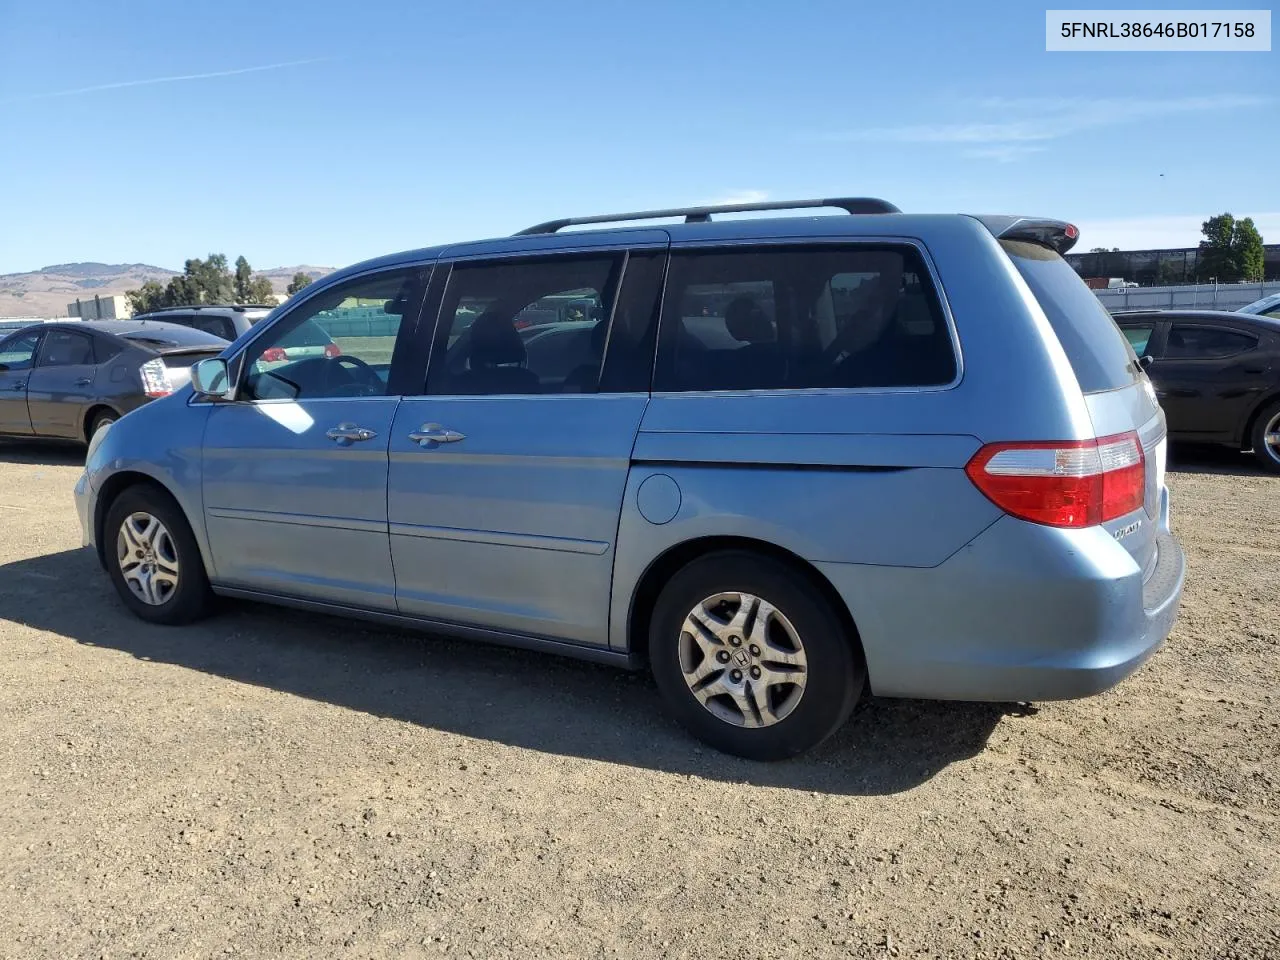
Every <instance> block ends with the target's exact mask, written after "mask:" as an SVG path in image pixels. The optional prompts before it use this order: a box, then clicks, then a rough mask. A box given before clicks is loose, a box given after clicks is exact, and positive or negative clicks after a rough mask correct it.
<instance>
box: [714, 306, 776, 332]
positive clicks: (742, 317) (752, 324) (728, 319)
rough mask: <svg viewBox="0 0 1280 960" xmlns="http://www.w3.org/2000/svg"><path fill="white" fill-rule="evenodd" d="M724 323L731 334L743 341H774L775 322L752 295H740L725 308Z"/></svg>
mask: <svg viewBox="0 0 1280 960" xmlns="http://www.w3.org/2000/svg"><path fill="white" fill-rule="evenodd" d="M724 325H725V328H726V329H727V330H728V331H729V335H730V336H731V337H733V339H735V340H741V341H742V342H743V343H772V342H773V341H774V339H775V338H774V332H773V324H772V323H771V322H770V320H769V318H768V317H766V316H765V315H764V311H763V310H761V309H760V307H759V305H757V303H756V302H755V300H753V299H752V298H751V297H738V298H737V299H736V300H734V301H733V302H732V303H730V304H729V306H728V307H727V308H726V309H725V312H724Z"/></svg>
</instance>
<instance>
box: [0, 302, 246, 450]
mask: <svg viewBox="0 0 1280 960" xmlns="http://www.w3.org/2000/svg"><path fill="white" fill-rule="evenodd" d="M226 346H227V341H226V340H224V339H223V338H221V337H216V336H214V335H213V334H210V333H205V332H204V331H203V330H195V329H193V328H191V327H183V326H178V325H176V324H171V323H152V322H147V321H138V320H72V321H68V322H67V323H37V324H33V325H31V326H28V327H25V328H23V329H21V330H19V331H17V332H16V333H11V334H9V335H8V336H4V337H0V436H7V437H49V438H53V439H60V440H82V441H87V440H89V438H90V437H92V436H93V434H94V432H95V431H97V430H101V429H102V428H103V427H104V426H106V425H107V424H110V423H114V422H115V421H116V420H118V419H119V418H120V417H122V416H124V415H125V414H126V413H128V412H129V411H130V410H132V409H134V408H135V407H140V406H142V404H144V403H146V402H147V401H148V400H152V399H154V398H156V397H163V396H166V395H167V394H170V393H172V392H173V391H175V390H177V389H178V388H179V387H182V386H185V385H186V383H187V382H188V381H189V380H190V372H189V371H190V367H191V365H192V364H193V363H195V362H196V361H197V360H203V359H205V358H206V357H216V356H217V355H218V354H219V353H221V352H222V350H223V348H224V347H226Z"/></svg>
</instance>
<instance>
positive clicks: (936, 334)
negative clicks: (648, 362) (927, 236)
mask: <svg viewBox="0 0 1280 960" xmlns="http://www.w3.org/2000/svg"><path fill="white" fill-rule="evenodd" d="M664 303H665V306H664V307H663V315H662V330H661V334H660V337H661V340H662V343H661V347H660V350H659V362H658V369H657V371H656V373H655V380H654V388H655V389H657V390H674V391H686V390H761V389H806V388H884V387H924V386H941V385H944V384H948V383H950V382H951V381H952V380H954V379H955V376H956V357H955V350H954V347H953V345H952V342H951V334H950V331H949V330H948V328H947V324H946V320H945V317H944V315H943V313H942V308H941V305H940V303H939V301H938V297H937V295H936V293H935V291H934V289H933V285H932V282H931V281H930V278H929V275H928V273H927V271H926V270H925V268H924V264H923V263H922V261H921V259H920V255H919V253H918V252H917V251H916V250H914V249H913V248H910V247H889V246H870V245H867V246H858V247H837V248H831V247H822V248H789V249H772V250H767V249H766V250H760V249H756V250H743V251H733V252H724V251H714V252H698V253H679V254H673V255H672V257H671V265H670V268H669V272H668V278H667V287H666V296H665V301H664Z"/></svg>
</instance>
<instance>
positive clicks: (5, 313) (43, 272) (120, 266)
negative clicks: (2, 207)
mask: <svg viewBox="0 0 1280 960" xmlns="http://www.w3.org/2000/svg"><path fill="white" fill-rule="evenodd" d="M257 272H258V273H260V274H261V275H262V276H264V277H266V278H267V279H269V280H270V281H271V288H272V289H273V290H274V291H275V292H276V293H279V294H283V293H284V291H285V287H287V286H288V285H289V281H290V280H292V279H293V275H294V274H295V273H305V274H306V275H307V276H309V277H311V278H312V279H313V280H315V279H317V278H319V277H323V276H324V275H325V274H327V273H331V272H333V268H332V267H316V266H309V265H306V264H303V265H301V266H296V267H276V268H274V269H271V270H259V271H257ZM176 274H177V271H175V270H168V269H166V268H164V267H156V266H152V265H151V264H149V263H96V262H85V263H55V264H52V265H50V266H47V267H41V268H40V269H39V270H32V271H29V272H27V273H6V274H0V317H62V316H66V312H67V304H68V303H71V302H72V301H74V300H75V299H76V298H77V297H79V298H80V299H82V300H85V299H88V300H92V299H93V297H94V295H95V294H96V295H98V296H109V295H111V294H115V293H124V292H126V291H128V290H136V289H137V288H138V287H140V286H142V285H143V284H144V283H146V282H147V281H148V280H155V281H156V282H157V283H161V284H163V283H167V282H168V281H169V278H170V277H172V276H175V275H176Z"/></svg>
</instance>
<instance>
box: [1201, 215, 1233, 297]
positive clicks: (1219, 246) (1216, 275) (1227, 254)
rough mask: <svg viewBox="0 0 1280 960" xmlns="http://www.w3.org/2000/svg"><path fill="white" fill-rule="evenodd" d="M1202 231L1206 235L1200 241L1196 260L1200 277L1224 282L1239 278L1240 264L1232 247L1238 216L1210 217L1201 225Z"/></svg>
mask: <svg viewBox="0 0 1280 960" xmlns="http://www.w3.org/2000/svg"><path fill="white" fill-rule="evenodd" d="M1200 232H1201V233H1203V234H1204V237H1205V238H1204V239H1203V240H1201V241H1200V255H1199V257H1198V258H1197V261H1196V264H1197V267H1196V270H1197V273H1199V275H1200V279H1201V280H1219V281H1222V282H1224V283H1230V282H1231V281H1233V280H1239V279H1240V277H1241V271H1240V265H1239V263H1238V262H1237V260H1236V255H1235V252H1234V250H1233V249H1232V247H1233V242H1232V241H1233V238H1234V237H1235V233H1236V218H1235V217H1233V216H1232V215H1231V214H1229V213H1222V214H1219V215H1218V216H1216V217H1210V218H1209V219H1208V220H1206V221H1205V222H1204V223H1202V224H1201V225H1200Z"/></svg>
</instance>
